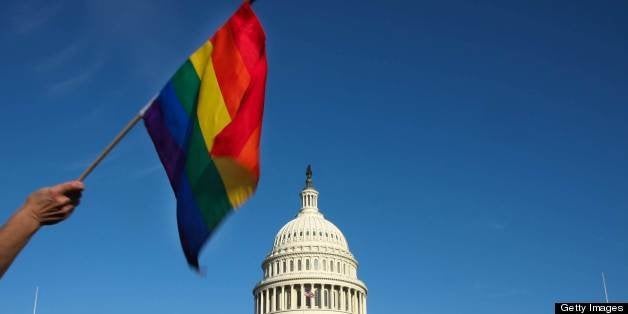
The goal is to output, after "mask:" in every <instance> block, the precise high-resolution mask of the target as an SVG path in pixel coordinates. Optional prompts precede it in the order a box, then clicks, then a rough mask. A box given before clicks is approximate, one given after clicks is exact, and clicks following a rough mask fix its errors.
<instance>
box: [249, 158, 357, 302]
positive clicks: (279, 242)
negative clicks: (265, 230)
mask: <svg viewBox="0 0 628 314" xmlns="http://www.w3.org/2000/svg"><path fill="white" fill-rule="evenodd" d="M306 177H307V178H306V181H305V187H304V188H303V190H302V191H301V193H300V196H301V209H300V210H299V212H298V214H297V216H296V217H295V218H294V219H292V220H291V221H290V222H288V223H287V224H286V225H285V226H283V227H282V228H281V229H280V230H279V232H278V233H277V236H275V242H274V243H273V246H272V249H271V251H270V253H268V255H267V256H266V258H265V259H264V262H263V263H262V270H263V273H264V278H263V279H262V280H261V281H260V282H259V283H258V284H257V285H256V286H255V288H254V290H253V295H254V296H255V314H267V313H269V314H272V313H285V314H297V313H298V314H306V313H319V314H327V313H329V314H331V313H335V314H338V313H352V314H365V313H366V295H367V289H366V285H365V284H364V283H363V282H362V281H360V280H359V279H358V277H357V269H358V262H357V261H356V260H355V258H354V257H353V254H351V251H350V250H349V244H348V243H347V240H346V239H345V237H344V235H343V234H342V232H341V231H340V229H338V227H336V226H335V225H334V224H333V223H331V222H330V221H328V220H327V219H325V217H324V216H323V214H322V213H321V212H320V210H319V209H318V191H316V189H314V185H313V183H312V171H311V168H310V167H309V166H308V169H307V172H306Z"/></svg>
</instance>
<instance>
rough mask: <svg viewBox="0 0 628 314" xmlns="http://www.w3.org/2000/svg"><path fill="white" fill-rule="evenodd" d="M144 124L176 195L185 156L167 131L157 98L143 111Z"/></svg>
mask: <svg viewBox="0 0 628 314" xmlns="http://www.w3.org/2000/svg"><path fill="white" fill-rule="evenodd" d="M144 125H145V126H146V130H148V133H149V134H150V137H151V139H152V140H153V144H154V145H155V149H156V150H157V153H158V154H159V159H160V160H161V163H162V164H163V165H164V168H165V169H166V173H167V174H168V179H169V180H170V185H171V186H172V189H173V190H174V191H175V195H176V196H177V197H178V195H177V186H178V182H177V181H178V180H179V179H180V178H181V173H183V172H184V169H185V168H184V167H185V157H186V156H185V153H184V152H183V151H182V150H181V149H180V148H179V145H177V143H176V142H175V140H174V139H173V138H172V136H171V134H170V132H168V127H167V126H166V124H165V120H164V115H163V112H162V107H161V106H160V104H159V102H158V101H157V100H155V101H154V102H153V104H152V105H151V106H150V107H149V108H148V110H146V112H145V113H144Z"/></svg>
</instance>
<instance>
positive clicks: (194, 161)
mask: <svg viewBox="0 0 628 314" xmlns="http://www.w3.org/2000/svg"><path fill="white" fill-rule="evenodd" d="M191 133H192V134H190V142H189V147H188V151H187V160H186V166H185V168H186V169H185V170H186V174H187V176H188V179H189V180H190V186H191V187H192V193H193V194H194V198H195V200H196V203H197V205H198V207H199V208H200V209H201V212H202V214H203V217H204V218H205V223H207V225H208V226H209V227H210V228H213V227H215V226H216V225H217V224H218V223H219V222H220V221H221V220H222V218H223V217H224V216H225V215H226V214H227V213H228V212H229V211H230V210H231V208H232V206H231V203H230V201H229V197H228V195H227V191H226V190H225V186H224V184H223V182H222V179H221V177H220V174H219V173H218V169H216V166H215V165H214V162H213V161H212V159H211V157H210V156H209V152H208V151H207V147H206V146H205V140H204V139H203V135H202V133H201V128H200V127H199V126H198V120H196V121H194V129H193V130H192V132H191Z"/></svg>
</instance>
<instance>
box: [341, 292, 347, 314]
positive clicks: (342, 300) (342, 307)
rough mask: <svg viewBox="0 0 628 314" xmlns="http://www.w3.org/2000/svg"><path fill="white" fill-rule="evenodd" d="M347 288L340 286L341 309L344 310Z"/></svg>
mask: <svg viewBox="0 0 628 314" xmlns="http://www.w3.org/2000/svg"><path fill="white" fill-rule="evenodd" d="M345 297H346V296H345V289H344V288H343V287H342V286H340V310H341V311H344V310H345Z"/></svg>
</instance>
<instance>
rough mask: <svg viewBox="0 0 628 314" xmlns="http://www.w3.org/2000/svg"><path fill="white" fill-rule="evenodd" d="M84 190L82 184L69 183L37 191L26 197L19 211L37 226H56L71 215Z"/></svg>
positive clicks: (78, 182)
mask: <svg viewBox="0 0 628 314" xmlns="http://www.w3.org/2000/svg"><path fill="white" fill-rule="evenodd" d="M84 188H85V186H84V185H83V182H81V181H70V182H66V183H61V184H57V185H55V186H51V187H46V188H42V189H39V190H37V191H35V192H33V193H31V194H30V195H29V196H28V198H27V199H26V202H25V203H24V206H22V209H21V211H22V212H24V213H25V214H27V215H28V216H29V217H30V218H32V219H33V220H34V221H35V222H36V223H37V224H38V225H39V226H42V225H53V224H56V223H58V222H60V221H63V220H65V219H66V218H68V217H69V216H70V215H71V214H72V211H74V208H76V206H78V204H79V201H80V199H81V193H82V192H83V189H84Z"/></svg>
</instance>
